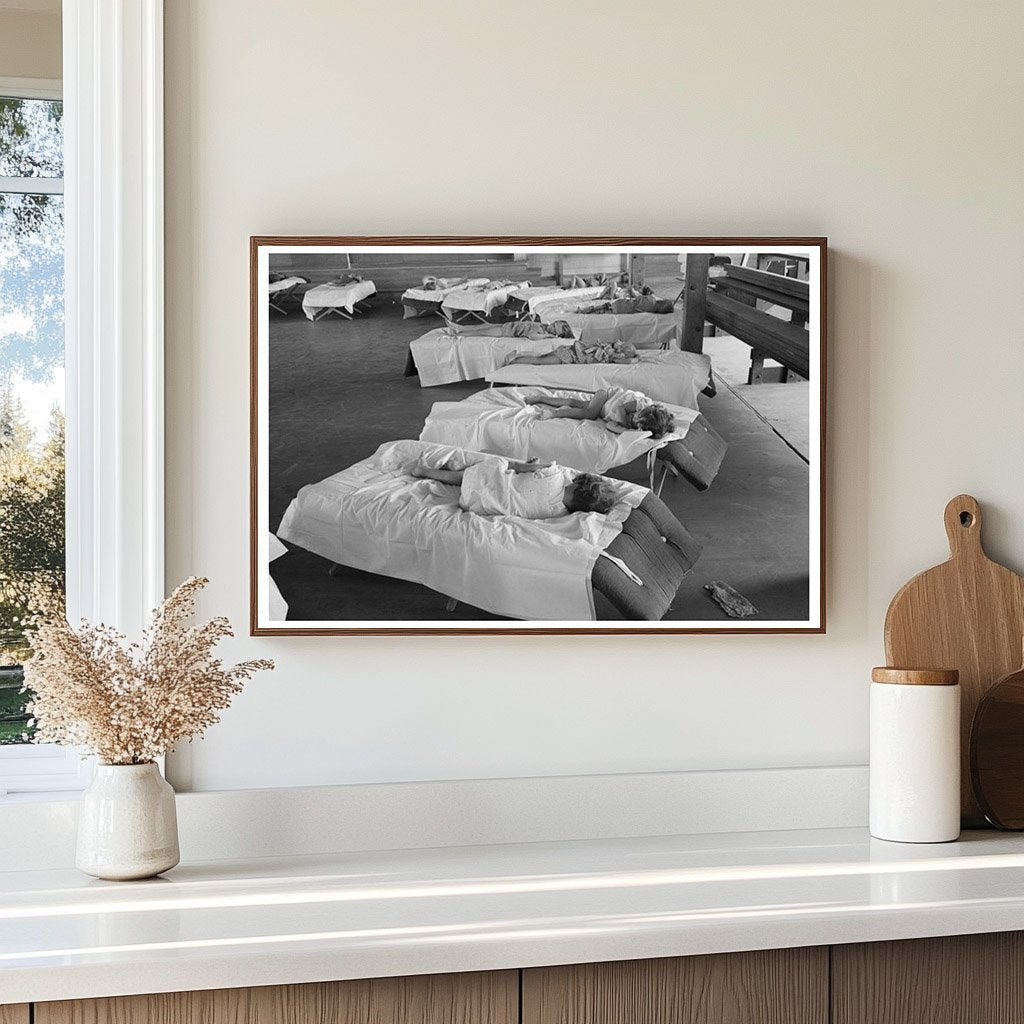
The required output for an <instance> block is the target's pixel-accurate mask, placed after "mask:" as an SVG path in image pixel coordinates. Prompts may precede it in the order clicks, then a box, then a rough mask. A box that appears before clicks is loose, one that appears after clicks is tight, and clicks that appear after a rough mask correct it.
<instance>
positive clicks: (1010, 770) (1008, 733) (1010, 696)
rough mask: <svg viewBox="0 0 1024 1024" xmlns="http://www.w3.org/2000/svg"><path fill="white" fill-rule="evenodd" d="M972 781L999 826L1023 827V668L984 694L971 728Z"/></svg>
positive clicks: (977, 796)
mask: <svg viewBox="0 0 1024 1024" xmlns="http://www.w3.org/2000/svg"><path fill="white" fill-rule="evenodd" d="M971 783H972V785H973V787H974V797H975V799H976V800H977V801H978V805H979V806H980V807H981V809H982V811H984V813H985V817H986V818H988V820H989V821H990V822H991V823H992V824H993V825H995V826H996V827H997V828H1007V829H1016V830H1019V829H1024V668H1019V669H1018V670H1017V671H1016V672H1011V673H1010V674H1009V675H1008V676H1004V677H1003V678H1002V679H1001V680H999V682H998V683H995V684H994V685H993V686H992V687H990V689H989V691H988V693H986V694H985V696H984V697H982V699H981V701H980V702H979V704H978V710H977V712H976V713H975V715H974V724H973V725H972V726H971Z"/></svg>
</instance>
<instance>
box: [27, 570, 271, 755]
mask: <svg viewBox="0 0 1024 1024" xmlns="http://www.w3.org/2000/svg"><path fill="white" fill-rule="evenodd" d="M208 582H209V580H207V579H204V578H201V577H195V576H193V577H192V578H191V579H188V580H186V581H185V582H184V583H182V584H181V586H179V587H178V588H177V590H175V591H174V593H173V594H171V596H170V597H169V598H167V600H166V601H164V603H163V604H162V605H161V606H160V607H159V608H157V609H156V610H155V611H154V612H153V617H152V619H151V621H150V624H149V626H148V628H147V629H146V630H145V632H144V633H143V635H142V642H141V644H138V643H134V644H130V645H129V644H128V643H127V640H126V637H125V636H124V635H123V634H122V633H119V632H118V631H117V630H115V629H111V628H110V627H109V626H104V625H99V626H93V625H90V624H89V623H87V622H83V623H82V625H81V626H80V627H79V628H78V629H77V630H75V629H73V628H72V627H71V626H70V625H69V624H68V622H67V620H66V619H64V618H63V617H58V618H53V619H50V620H45V619H44V620H41V621H39V622H38V623H37V625H36V629H35V633H34V635H33V638H32V647H33V650H34V654H33V655H32V657H31V658H29V660H28V661H27V662H26V663H25V688H26V690H29V691H31V692H32V693H33V694H34V696H33V698H32V701H31V703H30V704H29V705H28V708H29V711H30V712H31V713H32V714H33V715H34V716H35V718H36V722H37V727H36V734H35V738H36V741H37V742H39V743H60V744H63V745H66V746H74V747H82V748H85V749H86V750H89V751H91V752H92V753H94V754H96V756H97V757H98V758H99V759H100V761H101V762H103V763H104V764H146V763H148V762H150V761H152V760H154V759H155V758H156V757H157V756H159V755H160V754H162V753H164V752H165V751H167V750H170V749H171V748H172V747H173V746H174V745H175V744H176V743H178V742H180V741H181V740H184V739H189V738H191V737H194V736H198V735H200V734H201V733H202V732H203V731H204V730H205V729H207V728H209V727H210V726H211V725H213V724H214V723H215V722H217V721H218V720H219V718H220V714H219V712H221V711H223V710H224V709H225V708H226V707H227V706H228V705H229V704H230V703H231V698H232V697H233V696H234V695H235V694H236V693H238V692H239V691H240V690H241V689H242V684H243V683H244V682H245V681H246V680H247V679H248V678H249V677H250V676H251V675H252V674H253V673H255V672H258V671H262V670H263V669H272V668H273V667H274V663H273V662H272V661H266V660H263V659H260V660H255V661H243V662H241V663H240V664H238V665H235V666H233V667H231V668H225V667H224V666H223V664H222V662H221V661H220V659H219V658H215V657H214V655H213V648H214V647H215V646H216V645H217V643H218V642H219V641H220V640H222V639H224V638H225V637H230V636H232V635H233V634H232V631H231V626H230V624H229V623H228V620H227V619H225V618H223V617H218V618H215V619H212V620H211V621H210V622H207V623H206V624H205V625H201V626H189V625H187V621H188V620H189V619H190V618H191V617H192V615H193V613H194V612H195V601H196V596H197V594H198V593H199V592H200V591H201V590H202V589H203V587H205V586H206V584H207V583H208Z"/></svg>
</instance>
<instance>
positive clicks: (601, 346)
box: [505, 341, 640, 366]
mask: <svg viewBox="0 0 1024 1024" xmlns="http://www.w3.org/2000/svg"><path fill="white" fill-rule="evenodd" d="M638 362H640V356H639V355H637V351H636V346H635V345H633V344H632V343H631V342H628V341H609V342H593V343H590V344H584V343H583V342H582V341H574V342H573V343H572V344H571V345H559V346H558V347H557V348H556V349H555V350H554V351H553V352H549V353H547V354H546V355H543V356H531V355H520V354H519V353H518V352H513V353H512V355H511V356H509V358H508V359H507V360H506V363H505V365H506V366H508V365H511V364H514V363H519V364H522V363H529V364H530V365H531V366H557V365H558V364H559V363H638Z"/></svg>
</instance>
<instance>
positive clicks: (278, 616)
mask: <svg viewBox="0 0 1024 1024" xmlns="http://www.w3.org/2000/svg"><path fill="white" fill-rule="evenodd" d="M287 554H288V549H287V548H286V547H285V546H284V545H283V544H282V543H281V542H280V541H279V540H278V539H277V537H276V536H275V535H274V534H270V536H269V537H268V538H267V561H268V562H272V561H273V560H274V559H275V558H280V557H281V556H282V555H287ZM267 583H268V587H269V591H270V593H269V595H268V600H267V604H268V606H269V607H268V611H269V613H270V618H271V619H272V620H273V621H274V622H284V621H285V620H286V619H287V618H288V602H287V601H286V600H285V599H284V595H283V594H282V593H281V591H280V590H279V589H278V586H277V584H276V583H275V582H274V580H273V578H272V577H271V576H270V573H267Z"/></svg>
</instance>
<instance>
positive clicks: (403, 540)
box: [277, 441, 648, 622]
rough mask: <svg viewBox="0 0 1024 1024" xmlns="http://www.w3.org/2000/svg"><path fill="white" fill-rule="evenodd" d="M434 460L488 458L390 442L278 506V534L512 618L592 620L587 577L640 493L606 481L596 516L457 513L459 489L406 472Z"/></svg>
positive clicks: (352, 563)
mask: <svg viewBox="0 0 1024 1024" xmlns="http://www.w3.org/2000/svg"><path fill="white" fill-rule="evenodd" d="M421 456H425V457H426V458H428V459H430V460H432V461H435V464H439V463H440V462H442V461H444V460H446V459H448V458H456V459H462V460H465V462H467V463H468V462H470V461H477V460H479V459H487V458H495V457H496V456H491V455H481V454H480V453H478V452H463V451H461V450H459V449H457V448H452V447H450V446H448V445H436V444H428V443H424V442H422V441H391V442H388V443H387V444H384V445H381V447H380V448H378V449H377V451H376V452H375V453H374V454H373V455H372V456H371V457H370V458H368V459H365V460H363V461H362V462H357V463H356V464H355V465H354V466H351V467H349V468H348V469H346V470H344V471H342V472H341V473H337V474H335V475H334V476H331V477H328V478H327V479H326V480H321V481H320V483H317V484H310V485H309V486H307V487H303V488H302V490H301V491H299V493H298V496H297V497H296V498H295V500H294V501H293V502H292V503H291V504H290V505H289V506H288V509H287V511H286V512H285V514H284V518H283V519H282V520H281V525H280V527H279V528H278V531H277V533H278V536H280V537H282V538H283V539H284V540H287V541H289V542H290V543H292V544H298V545H299V546H300V547H303V548H306V549H307V550H309V551H312V552H314V553H315V554H318V555H321V556H322V557H324V558H329V559H331V560H332V561H335V562H338V563H340V564H342V565H349V566H352V567H353V568H356V569H362V570H365V571H367V572H376V573H382V574H383V575H385V576H393V577H396V578H398V579H404V580H411V581H414V582H416V583H422V584H424V585H425V586H428V587H431V588H433V589H434V590H437V591H439V592H440V593H442V594H446V595H448V596H449V597H454V598H456V599H457V600H459V601H464V602H466V603H468V604H470V605H473V606H475V607H478V608H483V609H485V610H486V611H489V612H493V613H494V614H496V615H505V616H509V617H511V618H517V619H530V620H533V619H536V620H553V621H566V622H571V621H581V620H591V619H594V618H595V614H594V598H593V592H592V590H591V584H590V575H591V570H592V568H593V565H594V562H595V561H596V560H597V558H598V557H599V556H600V554H601V552H602V551H603V550H604V549H605V548H606V547H607V546H608V545H609V544H610V543H611V542H612V541H613V540H614V539H615V537H616V536H618V534H619V533H620V532H621V531H622V524H623V522H624V521H625V520H626V518H628V516H629V513H630V512H631V511H632V509H634V508H635V507H636V506H638V505H639V504H640V502H641V501H643V499H644V496H645V495H646V494H647V493H648V492H647V490H646V488H643V487H636V486H633V485H632V484H625V483H621V482H619V481H616V484H617V486H618V487H619V496H620V499H621V500H620V501H619V503H618V504H616V505H615V507H614V508H613V509H612V511H611V512H609V513H608V515H606V516H602V515H598V514H597V513H589V514H583V513H575V514H573V515H568V514H567V515H565V516H561V517H559V518H557V519H543V520H540V519H532V520H531V519H517V518H515V517H512V516H480V515H476V514H475V513H472V512H465V511H463V510H462V509H461V508H459V505H458V500H459V488H458V487H452V486H449V485H446V484H442V483H439V482H438V481H436V480H420V479H417V478H415V477H412V476H409V475H406V474H407V471H408V469H410V468H411V466H412V465H414V464H415V462H416V461H417V460H418V459H419V458H420V457H421Z"/></svg>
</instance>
